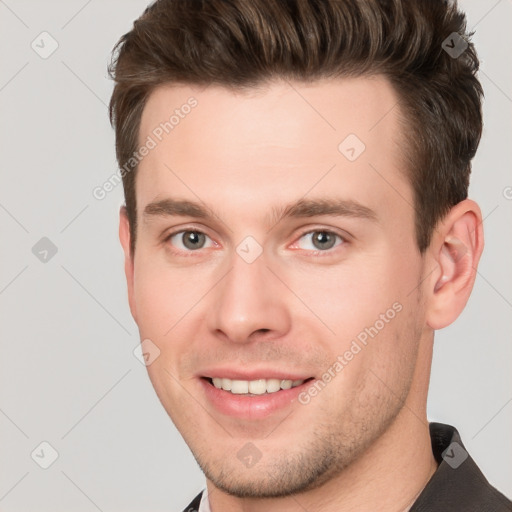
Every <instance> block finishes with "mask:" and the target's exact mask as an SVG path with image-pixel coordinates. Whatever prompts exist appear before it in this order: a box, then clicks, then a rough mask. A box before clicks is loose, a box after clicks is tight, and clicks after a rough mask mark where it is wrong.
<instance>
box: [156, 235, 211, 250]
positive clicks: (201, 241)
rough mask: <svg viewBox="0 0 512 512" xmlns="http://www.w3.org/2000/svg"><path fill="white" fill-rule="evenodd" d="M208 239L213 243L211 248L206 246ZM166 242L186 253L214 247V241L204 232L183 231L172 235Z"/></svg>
mask: <svg viewBox="0 0 512 512" xmlns="http://www.w3.org/2000/svg"><path fill="white" fill-rule="evenodd" d="M207 239H208V240H210V242H211V244H210V245H209V246H205V242H206V241H207ZM166 242H170V243H171V245H173V246H174V247H176V248H177V249H179V250H181V251H185V252H189V251H196V250H198V249H204V248H205V247H212V246H213V241H212V240H211V239H210V237H209V236H208V235H206V234H205V233H203V232H202V231H197V230H183V231H177V232H176V233H171V234H170V235H169V236H168V237H167V238H166Z"/></svg>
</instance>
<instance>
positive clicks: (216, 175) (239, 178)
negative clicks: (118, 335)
mask: <svg viewBox="0 0 512 512" xmlns="http://www.w3.org/2000/svg"><path fill="white" fill-rule="evenodd" d="M190 98H193V99H192V100H191V99H190ZM187 104H188V105H189V106H190V108H189V107H184V105H187ZM396 104H397V97H396V96H395V94H394V92H393V90H392V88H391V86H390V85H389V84H388V82H387V81H386V80H385V79H383V78H378V77H374V78H357V79H338V80H330V81H328V80H325V81H318V82H315V83H314V84H310V85H304V84H299V83H293V84H288V83H286V82H275V83H273V84H271V85H268V86H267V87H265V88H261V89H258V90H254V89H253V90H251V91H250V92H236V93H235V92H233V91H230V90H228V89H225V88H222V87H214V86H210V87H207V88H200V87H192V86H185V85H180V86H173V87H168V86H166V87H162V88H159V89H157V90H156V91H154V92H153V93H152V94H151V96H150V98H149V100H148V102H147V104H146V106H145V108H144V112H143V116H142V120H141V127H140V140H139V142H140V144H141V145H142V144H145V143H146V142H147V141H148V140H149V139H148V137H150V138H151V139H152V140H153V141H154V142H155V143H156V144H155V146H154V147H151V148H150V150H149V151H148V152H147V155H146V156H145V157H144V158H143V160H142V161H141V163H140V164H139V169H138V174H137V179H136V196H137V221H138V225H137V241H136V249H135V256H134V259H133V261H130V262H129V264H128V265H127V275H128V284H129V296H130V306H131V310H132V314H133V316H134V318H135V320H136V322H137V324H138V327H139V330H140V336H141V339H142V340H150V341H146V342H145V343H147V344H148V343H149V344H150V346H151V347H152V353H153V354H158V357H156V358H154V356H151V361H150V364H149V365H148V372H149V376H150V378H151V381H152V383H153V386H154V388H155V390H156V392H157V394H158V397H159V398H160V400H161V402H162V404H163V406H164V407H165V409H166V411H167V412H168V414H169V416H170V417H171V418H172V420H173V421H174V423H175V424H176V426H177V428H178V429H179V431H180V432H181V434H182V435H183V437H184V439H185V441H186V442H187V444H188V445H189V447H190V449H191V450H192V452H193V454H194V456H195V457H196V459H197V461H198V462H199V464H200V466H201V468H202V469H203V471H204V472H205V474H206V476H207V477H208V479H209V480H210V481H211V482H213V483H214V484H215V485H216V486H217V487H218V488H220V489H222V490H224V491H227V492H230V493H232V494H234V495H237V496H254V497H256V496H260V497H263V496H280V495H284V494H286V493H290V492H298V491H301V490H306V489H309V488H314V487H315V486H319V485H320V484H322V483H323V482H325V481H326V480H328V479H329V478H332V477H333V476H334V475H336V474H338V473H339V472H340V471H342V470H343V469H344V468H345V467H347V466H348V465H350V464H351V463H353V462H354V461H356V460H357V459H358V458H359V457H360V456H361V455H362V454H363V453H364V452H365V450H367V449H368V447H369V446H371V445H372V444H374V443H376V442H377V440H378V439H379V438H380V437H381V436H382V434H383V433H384V432H385V431H386V430H387V428H388V427H389V425H390V424H391V423H392V422H393V420H395V419H396V418H397V417H398V415H399V414H400V410H401V408H402V407H403V404H404V401H405V400H408V399H409V398H410V394H411V391H410V390H411V383H412V382H413V380H414V375H415V365H416V362H417V355H418V347H419V346H420V344H421V342H422V339H423V338H424V337H425V331H424V324H425V322H424V308H423V307H422V300H421V287H420V286H418V284H419V283H420V282H421V280H422V275H423V272H424V269H423V263H422V258H421V256H420V254H419V252H418V250H417V247H416V244H415V232H414V210H413V207H412V206H411V205H412V204H413V196H412V188H411V186H410V185H409V183H408V181H407V179H406V178H405V175H404V168H403V164H402V162H401V151H402V146H401V141H400V138H401V133H402V126H401V125H400V124H399V117H398V116H399V113H398V107H397V106H396ZM176 109H178V111H177V112H176ZM173 113H175V114H176V115H175V119H173V120H172V121H171V122H172V127H171V128H169V126H170V125H166V128H167V132H168V133H166V130H163V129H162V126H163V125H162V124H161V123H165V122H166V121H168V120H169V118H170V116H171V115H172V114H173ZM178 118H179V120H178ZM160 139H161V140H160ZM149 145H150V146H153V144H149ZM149 145H148V146H149ZM123 223H124V228H123V226H122V227H121V230H123V229H124V230H125V235H126V231H127V229H126V220H123V219H122V224H123ZM125 246H126V243H125ZM158 351H159V353H158ZM150 352H151V351H150ZM153 358H154V360H153ZM390 390H392V392H390ZM416 421H417V420H416Z"/></svg>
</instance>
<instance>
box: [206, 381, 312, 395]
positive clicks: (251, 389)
mask: <svg viewBox="0 0 512 512" xmlns="http://www.w3.org/2000/svg"><path fill="white" fill-rule="evenodd" d="M212 381H213V385H214V386H215V387H216V388H217V389H223V390H224V391H231V393H233V394H235V395H246V394H251V395H263V394H264V393H276V392H277V391H280V390H281V389H290V388H294V387H296V386H300V385H301V384H302V383H303V382H304V381H303V380H289V379H257V380H251V381H249V380H231V379H226V378H220V377H214V378H213V379H212Z"/></svg>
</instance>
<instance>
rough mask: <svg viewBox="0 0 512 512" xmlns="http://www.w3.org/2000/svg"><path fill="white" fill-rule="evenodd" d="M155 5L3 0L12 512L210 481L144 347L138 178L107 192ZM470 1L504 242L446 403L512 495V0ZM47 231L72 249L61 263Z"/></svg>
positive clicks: (492, 218)
mask: <svg viewBox="0 0 512 512" xmlns="http://www.w3.org/2000/svg"><path fill="white" fill-rule="evenodd" d="M146 4H147V1H146V0H130V1H127V0H108V1H102V2H100V1H99V0H89V1H84V0H67V1H65V2H64V1H60V2H59V1H56V0H53V1H44V2H41V1H36V0H32V1H27V0H5V1H0V38H1V45H0V48H1V62H2V66H1V69H0V109H1V111H0V119H1V127H0V129H1V134H0V140H1V163H0V169H1V171H0V172H1V173H2V186H1V189H0V225H1V233H2V238H1V240H2V243H1V246H0V247H1V249H0V250H1V262H2V264H1V266H0V308H1V319H0V320H1V326H2V327H1V329H2V336H1V344H2V345H1V358H0V446H1V461H2V464H1V465H0V511H2V512H15V511H28V510H31V511H41V512H42V511H53V512H55V511H64V510H68V511H69V510H73V511H74V512H81V511H84V512H89V511H94V510H102V511H105V512H106V511H126V512H128V511H142V510H152V511H159V510H167V511H171V510H176V511H178V510H181V508H182V507H184V506H185V505H186V504H187V503H188V502H189V500H190V499H191V498H192V497H193V496H194V495H195V493H196V492H198V491H199V490H200V489H201V488H202V487H203V484H204V478H203V476H202V473H201V472H200V470H199V469H198V467H197V465H196V463H195V461H194V460H193V458H192V456H191V455H190V453H189V451H188V448H187V447H186V445H185V444H184V442H183V441H182V439H181V437H180V435H179V434H178V432H177V431H176V429H175V428H174V426H173V425H172V423H171V421H170V420H169V418H168V417H167V415H166V413H165V411H164V410H163V408H162V407H161V405H160V403H159V401H158V399H157V397H156V395H155V393H154V391H153V388H152V387H151V384H150V382H149V379H148V377H147V373H146V369H145V367H144V366H143V365H142V364H141V363H140V362H139V360H138V359H136V357H135V356H134V354H133V350H134V348H135V347H136V345H137V343H138V332H137V329H136V325H135V324H134V322H133V320H132V318H131V316H130V313H129V309H128V304H127V299H126V287H125V281H124V275H123V256H122V252H121V248H120V245H119V242H118V238H117V222H118V221H117V219H118V209H119V206H120V205H121V203H122V200H123V198H122V190H121V188H122V187H121V186H118V187H117V188H116V189H115V190H114V191H112V192H111V193H110V194H108V195H107V197H106V198H105V199H104V200H102V201H100V200H97V199H95V198H94V197H93V195H92V191H93V189H94V187H96V186H98V185H101V184H102V183H103V182H104V181H105V180H107V179H108V178H109V177H110V176H111V175H112V174H113V173H114V171H115V169H116V162H115V155H114V137H113V132H112V129H111V127H110V125H109V123H108V118H107V108H106V105H107V103H108V101H109V97H110V93H111V90H112V84H111V82H110V81H109V80H108V79H107V73H106V65H107V63H108V61H109V55H110V51H111V49H112V47H113V45H114V43H115V42H116V41H117V39H118V38H119V37H120V36H121V35H122V34H123V33H125V32H126V31H127V30H129V29H130V27H131V24H132V22H133V20H134V19H135V18H137V17H138V16H139V15H140V14H141V12H142V11H143V9H144V7H145V6H146ZM460 5H461V6H462V7H463V8H464V9H465V10H466V12H467V14H468V19H469V27H476V35H475V37H474V41H475V43H476V45H477V49H478V51H479V55H480V58H481V62H482V68H481V73H480V77H481V81H482V84H483V86H484V89H485V93H486V100H485V104H484V109H485V131H484V136H483V140H482V142H481V146H480V149H479V152H478V156H477V157H476V159H475V161H474V169H473V176H472V186H471V190H470V193H471V197H472V198H473V199H475V200H477V201H478V202H479V204H480V206H481V208H482V211H483V214H484V217H485V222H484V227H485V236H486V243H487V245H486V250H485V252H484V256H483V259H482V261H481V265H480V268H479V274H478V277H477V280H476V285H475V289H474V292H473V295H472V297H471V299H470V301H469V304H468V306H467V308H466V310H465V311H464V313H463V314H462V316H461V318H460V319H459V320H458V321H457V322H456V323H455V324H454V325H452V326H450V327H449V328H447V329H444V330H443V331H440V332H438V333H437V334H436V341H435V356H434V363H433V372H432V383H431V392H430V400H429V407H428V410H429V418H430V419H431V420H437V421H443V422H447V423H452V424H454V425H456V426H457V427H458V428H459V430H460V432H461V434H462V437H463V441H464V442H465V444H466V447H467V448H468V451H469V452H470V453H471V455H472V456H473V458H474V459H475V460H476V461H477V463H478V464H479V465H480V467H481V469H482V470H483V472H484V473H485V474H486V475H487V477H488V479H489V480H490V481H491V482H492V483H493V484H494V485H496V486H497V487H498V488H500V489H501V490H502V491H503V492H504V493H506V494H507V495H508V496H512V475H511V467H510V466H511V465H510V461H511V460H512V436H511V435H510V432H512V428H511V427H512V405H511V403H510V402H511V401H512V383H511V371H510V363H511V361H512V344H511V343H510V339H511V331H512V325H511V320H510V319H511V317H512V315H511V312H512V271H511V265H510V254H511V252H512V251H511V250H512V230H511V229H510V227H511V224H512V223H511V210H512V200H511V197H512V189H511V188H510V187H511V186H512V175H511V173H510V162H511V161H512V154H511V153H512V143H511V133H512V115H511V105H512V90H511V89H512V70H511V66H510V55H509V52H510V48H512V35H511V30H510V21H511V20H512V1H511V0H500V1H494V0H493V1H482V0H464V1H462V2H461V3H460ZM43 31H47V32H48V33H49V34H51V37H52V38H53V39H54V40H56V41H57V43H58V48H57V50H56V51H55V52H54V53H53V54H52V55H50V56H49V57H48V58H46V59H43V58H41V57H40V56H39V54H38V53H36V51H34V50H33V48H32V47H31V43H32V41H34V40H35V41H36V43H34V44H39V46H40V47H42V43H41V42H40V40H41V37H43V36H39V34H41V32H43ZM44 37H46V38H47V39H45V43H44V49H43V48H40V49H39V51H43V50H44V51H48V50H49V49H51V44H52V42H51V40H50V39H48V36H44ZM38 41H39V43H38ZM440 44H441V41H440ZM42 237H47V238H49V239H50V240H51V241H52V243H53V244H54V245H55V246H56V247H57V249H58V252H57V253H56V254H55V255H53V256H52V253H51V251H50V252H49V253H48V254H47V256H46V259H47V261H46V262H44V261H40V259H39V258H38V257H36V255H35V254H34V253H33V252H32V249H33V247H34V245H35V244H36V243H37V242H38V241H39V240H40V239H41V238H42ZM40 243H42V244H43V245H44V243H45V242H40ZM36 247H39V246H36ZM39 250H40V251H41V250H44V247H42V248H41V247H39ZM35 252H36V253H37V251H35ZM43 255H44V253H42V254H39V257H43ZM43 441H46V442H48V443H50V445H51V446H53V447H54V449H55V450H56V451H57V452H58V455H59V456H58V458H57V460H56V461H55V462H54V463H53V464H52V465H51V466H50V467H49V468H48V469H42V468H41V467H40V466H39V465H38V463H39V464H41V463H43V464H44V463H45V462H46V463H48V462H50V457H51V451H50V449H48V448H45V447H44V445H43V447H40V443H41V442H43ZM34 450H36V451H35V455H34V458H32V457H31V453H32V452H33V451H34ZM41 450H42V451H41ZM36 461H37V463H36Z"/></svg>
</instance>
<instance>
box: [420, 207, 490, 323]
mask: <svg viewBox="0 0 512 512" xmlns="http://www.w3.org/2000/svg"><path fill="white" fill-rule="evenodd" d="M483 248H484V234H483V227H482V212H481V211H480V208H479V206H478V205H477V204H476V203H475V202H474V201H472V200H471V199H465V200H464V201H461V202H460V203H458V204H457V205H455V206H454V207H453V208H452V209H451V210H450V212H449V213H448V214H447V215H446V217H445V218H444V220H443V221H442V222H441V223H439V225H438V226H437V227H436V229H435V231H434V235H433V237H432V242H431V244H430V247H429V249H428V253H429V258H431V259H432V260H433V261H432V263H433V265H429V268H432V267H434V271H433V272H432V273H431V274H430V276H429V277H428V279H427V280H426V282H425V284H426V285H427V289H426V290H425V291H426V293H427V294H428V299H427V310H426V321H427V324H428V325H429V326H430V327H431V328H432V329H442V328H443V327H446V326H448V325H450V324H451V323H452V322H454V321H455V319H456V318H457V317H458V316H459V315H460V314H461V312H462V310H463V309H464V307H465V306H466V303H467V301H468V299H469V296H470V295H471V291H472V289H473V285H474V283H475V278H476V271H477V267H478V262H479V261H480V256H481V255H482V251H483Z"/></svg>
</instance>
